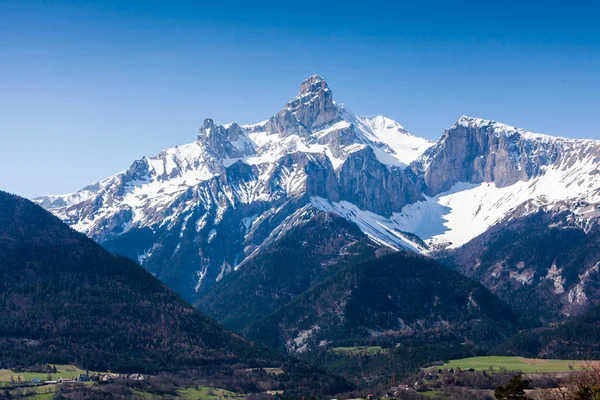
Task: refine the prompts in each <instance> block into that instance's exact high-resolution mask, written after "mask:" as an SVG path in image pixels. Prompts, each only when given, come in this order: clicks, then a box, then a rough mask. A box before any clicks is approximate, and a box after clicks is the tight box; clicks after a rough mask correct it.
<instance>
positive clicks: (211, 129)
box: [198, 118, 254, 159]
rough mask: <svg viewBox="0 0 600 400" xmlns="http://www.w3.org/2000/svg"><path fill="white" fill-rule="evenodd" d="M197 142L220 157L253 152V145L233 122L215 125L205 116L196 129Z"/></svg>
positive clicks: (232, 156)
mask: <svg viewBox="0 0 600 400" xmlns="http://www.w3.org/2000/svg"><path fill="white" fill-rule="evenodd" d="M198 142H200V143H201V144H203V145H204V146H205V148H207V149H208V150H209V151H211V152H212V153H213V154H214V155H215V156H216V157H217V158H221V159H223V158H227V157H229V158H240V157H244V156H247V155H250V154H254V147H253V146H252V144H251V142H250V141H249V140H248V139H247V138H246V136H245V135H244V133H243V132H242V129H241V128H240V126H239V125H238V124H236V123H235V122H234V123H232V124H229V125H226V126H224V125H215V123H214V121H213V120H212V119H210V118H206V119H205V120H204V123H203V124H202V127H201V128H200V129H199V130H198ZM232 142H235V145H234V144H233V143H232Z"/></svg>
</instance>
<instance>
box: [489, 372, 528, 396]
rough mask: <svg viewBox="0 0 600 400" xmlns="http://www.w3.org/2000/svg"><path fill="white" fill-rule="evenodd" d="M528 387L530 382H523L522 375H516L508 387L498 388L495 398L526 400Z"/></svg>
mask: <svg viewBox="0 0 600 400" xmlns="http://www.w3.org/2000/svg"><path fill="white" fill-rule="evenodd" d="M527 386H529V381H528V380H523V377H522V376H521V375H515V376H513V377H512V379H511V380H510V381H509V382H508V383H507V384H506V385H504V386H498V387H497V388H496V390H495V391H494V397H495V398H496V399H498V400H526V399H527V397H526V396H525V389H526V388H527Z"/></svg>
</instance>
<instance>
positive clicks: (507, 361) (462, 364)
mask: <svg viewBox="0 0 600 400" xmlns="http://www.w3.org/2000/svg"><path fill="white" fill-rule="evenodd" d="M594 362H597V361H594ZM588 363H589V362H588V361H582V360H544V359H540V358H524V357H502V356H488V357H471V358H463V359H460V360H451V361H449V362H448V363H446V364H444V367H446V368H461V369H468V368H473V369H476V370H489V369H490V368H494V369H501V368H505V369H507V370H509V371H517V370H519V371H522V372H564V371H569V370H570V369H571V368H575V369H581V368H582V367H584V366H585V365H586V364H588Z"/></svg>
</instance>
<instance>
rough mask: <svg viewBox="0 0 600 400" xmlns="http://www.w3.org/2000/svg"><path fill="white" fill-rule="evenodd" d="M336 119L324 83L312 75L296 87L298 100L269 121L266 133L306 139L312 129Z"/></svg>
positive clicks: (330, 96) (295, 99) (337, 116)
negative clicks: (298, 136) (297, 136)
mask: <svg viewBox="0 0 600 400" xmlns="http://www.w3.org/2000/svg"><path fill="white" fill-rule="evenodd" d="M339 119H340V115H339V109H338V107H337V106H336V105H335V103H334V102H333V96H332V93H331V90H330V89H329V86H328V85H327V82H325V80H324V79H323V78H321V77H320V76H318V75H313V76H311V77H310V78H308V79H306V80H305V81H304V82H302V84H301V85H300V91H299V92H298V96H296V97H295V98H294V99H293V100H291V101H290V102H288V103H287V104H286V105H285V108H284V109H283V110H281V111H280V112H278V113H277V114H276V115H275V116H274V117H272V118H271V119H269V121H268V122H267V125H266V130H267V131H268V132H271V133H278V134H279V135H280V136H282V137H285V136H289V135H291V134H297V135H300V136H306V135H308V134H310V133H311V132H312V131H313V130H314V129H315V128H319V127H322V126H325V125H328V124H331V123H333V122H335V121H337V120H339Z"/></svg>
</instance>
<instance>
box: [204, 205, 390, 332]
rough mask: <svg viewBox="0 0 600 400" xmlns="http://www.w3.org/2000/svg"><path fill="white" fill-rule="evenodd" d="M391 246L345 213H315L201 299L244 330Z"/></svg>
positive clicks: (209, 311) (217, 314) (215, 314)
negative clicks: (344, 267)
mask: <svg viewBox="0 0 600 400" xmlns="http://www.w3.org/2000/svg"><path fill="white" fill-rule="evenodd" d="M307 217H308V216H305V218H307ZM386 251H388V250H387V249H386V248H384V247H382V246H379V245H377V244H375V243H374V242H372V241H371V240H370V239H369V238H368V237H366V236H365V235H364V234H363V233H362V232H361V231H360V229H359V228H358V227H357V226H356V225H354V224H352V223H350V222H348V221H346V220H345V219H343V218H342V217H340V216H338V215H336V214H330V213H316V214H314V215H313V216H312V217H310V219H309V220H308V221H306V222H301V223H299V224H298V225H297V226H295V227H294V228H292V229H290V230H289V231H287V232H284V233H283V234H282V235H281V237H279V238H278V239H277V240H276V241H274V242H273V243H271V244H270V245H268V246H265V248H264V249H262V250H261V251H259V252H258V253H257V255H256V256H254V257H252V258H250V259H249V260H247V261H246V262H244V263H243V264H242V265H241V266H240V268H239V270H238V271H236V272H235V273H232V274H230V275H229V276H227V277H226V278H225V279H223V280H222V281H221V282H219V283H218V284H217V285H216V286H214V287H213V289H212V290H210V291H209V292H208V293H207V294H206V295H204V296H203V297H202V298H201V300H200V301H199V302H198V303H197V304H198V306H199V308H200V309H201V310H203V311H204V312H206V313H207V314H208V315H210V316H212V317H214V318H215V319H217V320H218V321H219V322H221V323H222V324H224V325H225V326H226V327H228V328H230V329H235V330H240V331H243V330H244V329H245V328H246V327H247V326H248V325H250V324H251V323H253V322H255V321H257V320H260V319H262V318H264V317H265V316H267V315H269V314H270V313H272V312H273V311H275V310H276V309H278V308H280V307H282V306H285V305H286V304H288V303H289V302H290V301H292V300H294V299H295V298H296V297H298V296H299V295H301V294H303V293H304V292H306V291H307V290H309V289H310V288H312V287H313V286H314V285H315V284H316V283H318V282H321V281H323V280H324V279H325V278H327V277H329V276H331V275H333V274H335V273H337V272H338V271H339V269H340V266H341V265H344V264H346V263H349V262H356V261H357V260H361V259H367V258H370V257H375V255H376V254H377V253H378V252H386Z"/></svg>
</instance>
